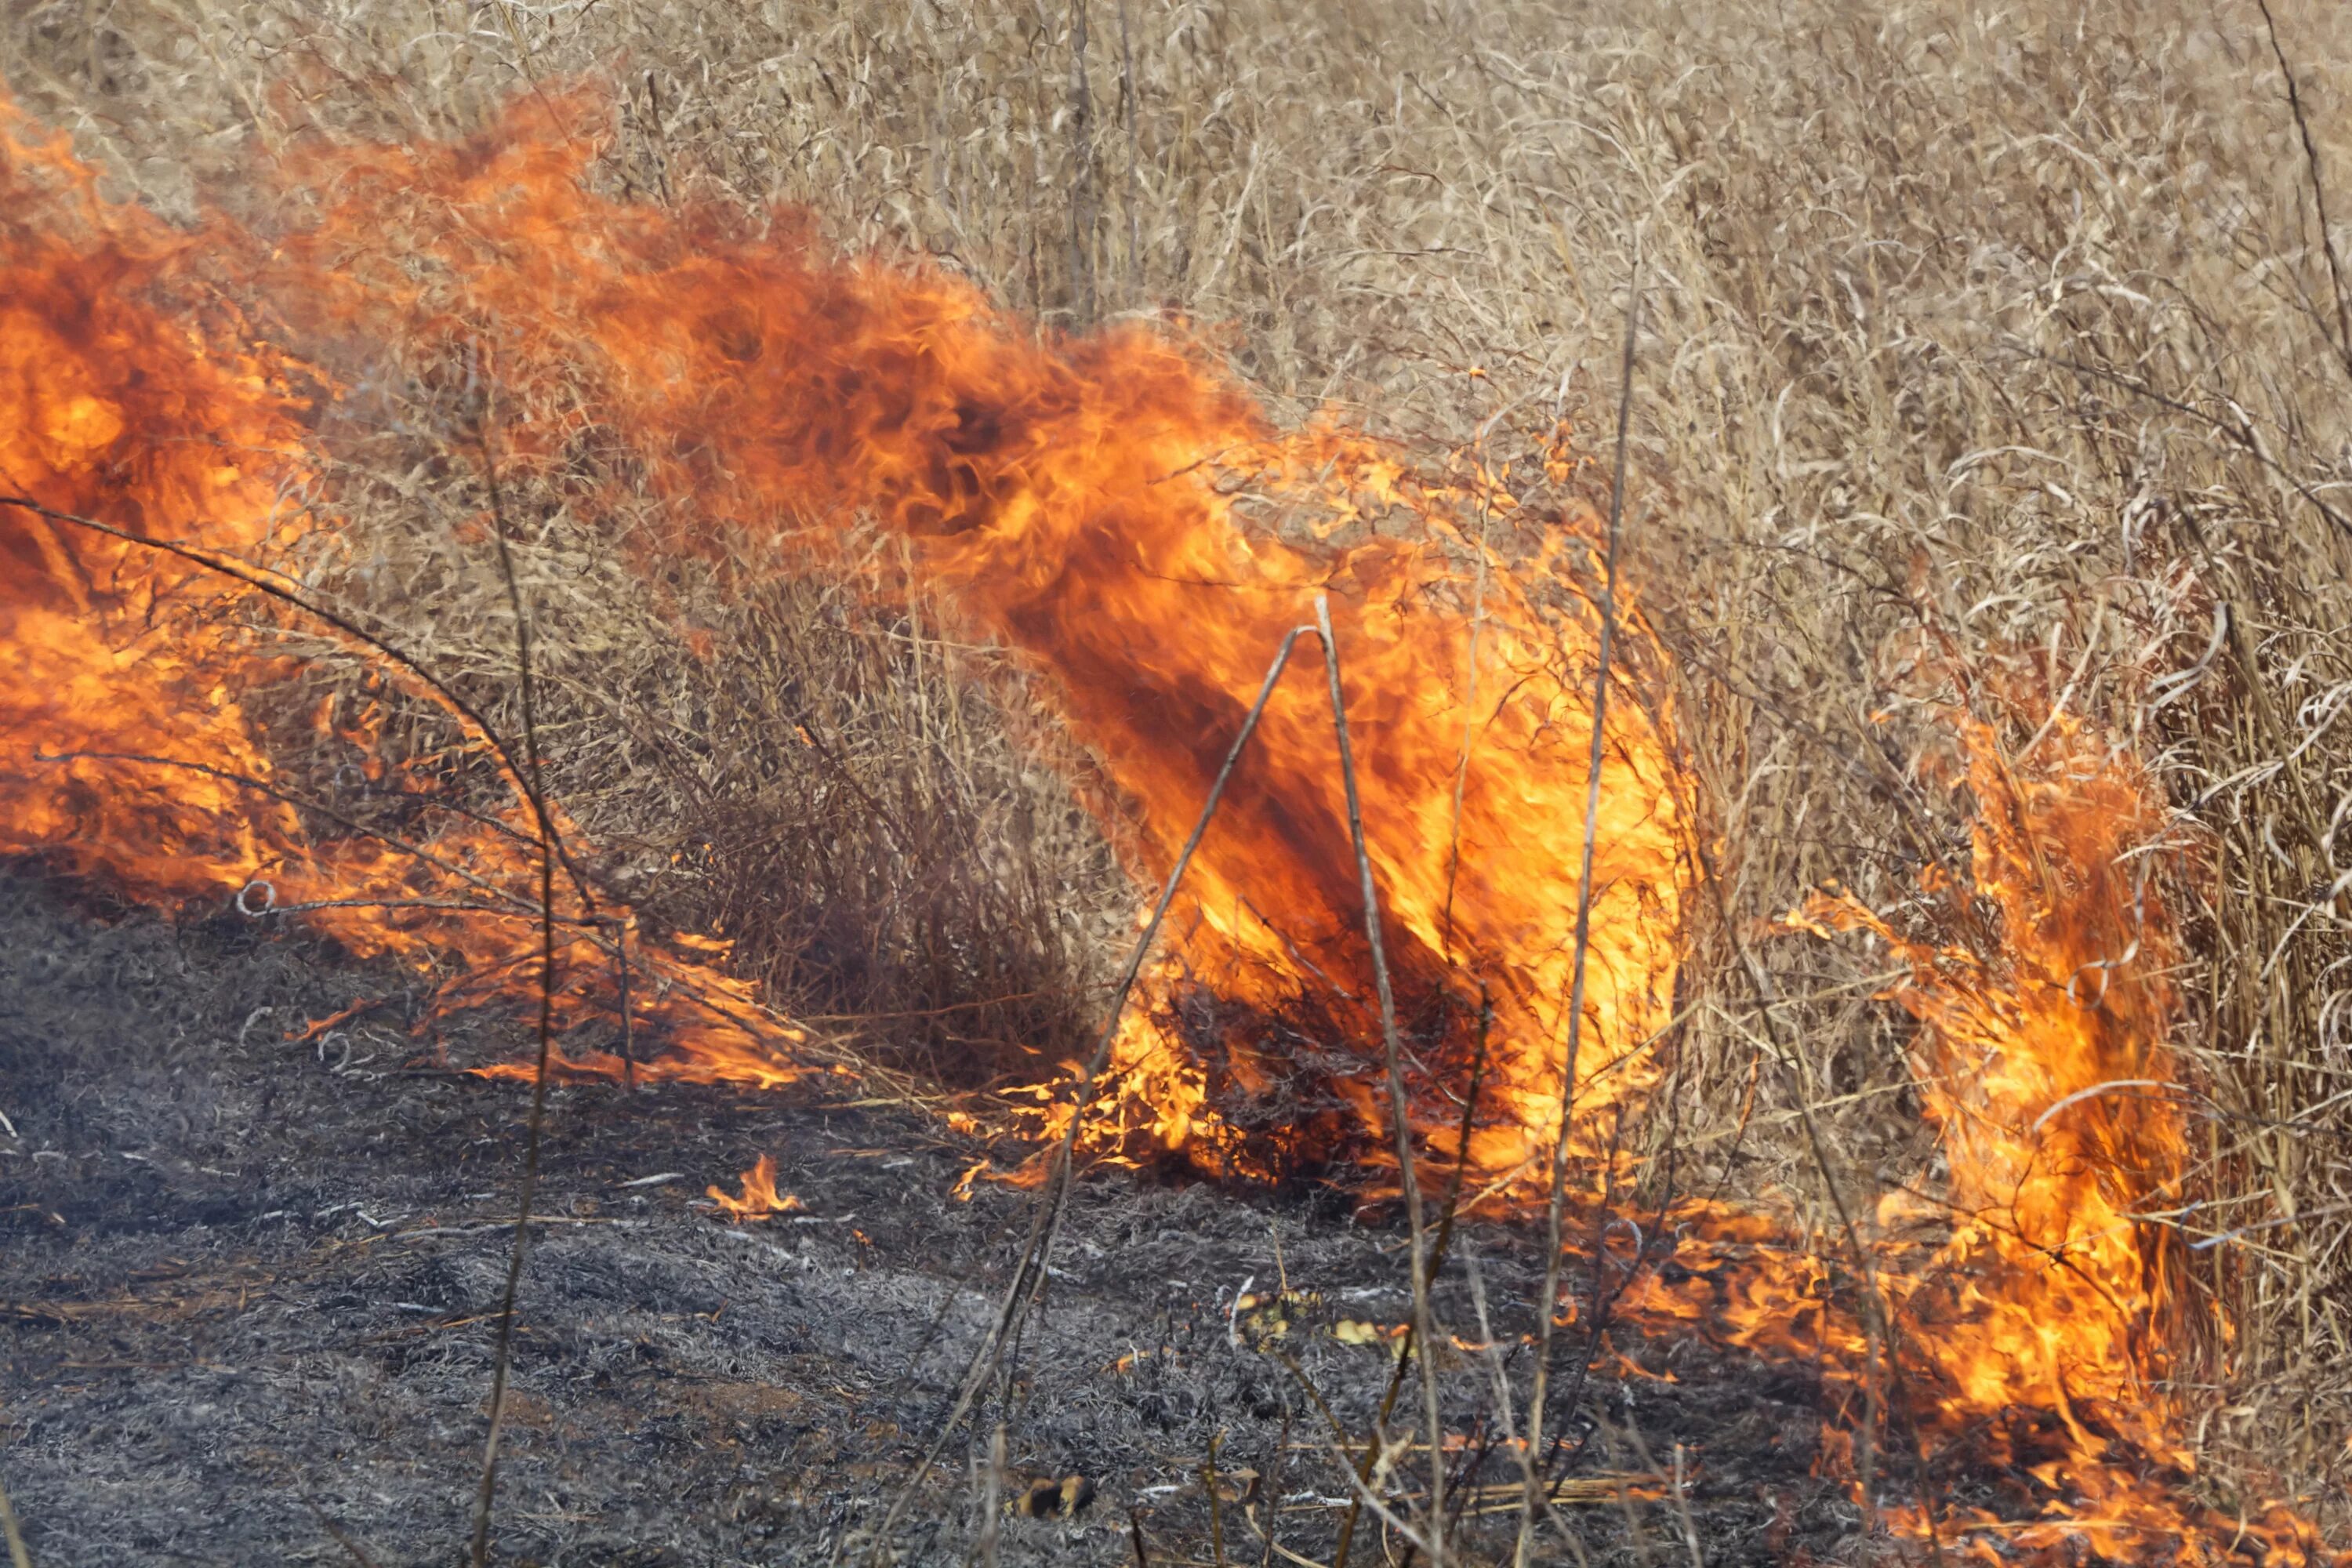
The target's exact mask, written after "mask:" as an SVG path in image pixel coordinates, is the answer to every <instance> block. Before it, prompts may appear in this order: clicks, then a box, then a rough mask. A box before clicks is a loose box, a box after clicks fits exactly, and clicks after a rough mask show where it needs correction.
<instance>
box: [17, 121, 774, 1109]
mask: <svg viewBox="0 0 2352 1568" xmlns="http://www.w3.org/2000/svg"><path fill="white" fill-rule="evenodd" d="M0 210H5V213H6V215H7V216H6V217H5V219H0V276H5V279H7V287H6V289H5V290H0V498H5V504H0V552H5V555H6V558H7V561H8V564H9V566H10V572H9V574H8V581H7V584H6V585H5V588H0V653H5V661H6V666H7V668H8V672H9V676H8V679H7V680H6V681H5V683H0V850H5V851H7V852H10V853H16V854H26V853H38V854H43V855H47V856H49V857H51V858H54V859H56V860H58V862H60V863H62V864H64V865H66V866H68V867H70V868H73V869H75V870H77V871H79V872H80V873H82V874H85V875H89V876H94V877H99V878H102V879H106V880H107V881H109V882H110V883H111V884H113V885H114V886H116V887H118V888H120V889H122V890H123V891H125V892H127V893H130V894H131V895H132V896H135V897H140V898H143V899H146V900H151V901H154V902H158V903H167V904H168V903H180V902H184V901H188V900H202V901H205V902H209V903H210V904H212V905H213V906H214V907H215V908H219V907H224V906H230V905H233V906H234V907H236V909H238V910H242V911H243V912H245V913H246V914H247V915H251V916H256V917H259V916H262V915H268V914H273V913H295V912H299V913H300V914H301V915H302V916H303V917H304V918H305V919H306V920H307V921H309V923H310V925H311V926H312V927H313V929H315V930H317V931H320V932H321V933H322V934H324V935H327V936H329V937H331V938H332V939H334V940H335V941H336V942H340V943H341V945H342V946H344V947H345V948H346V949H348V950H349V951H350V952H352V953H354V954H356V955H358V956H360V957H362V958H387V959H392V960H395V961H398V962H400V963H404V964H406V965H408V966H410V967H412V968H414V969H415V970H416V971H417V972H419V973H423V974H425V975H428V976H431V977H432V978H434V979H435V980H436V984H438V988H439V991H440V995H441V1004H442V1006H443V1007H444V1008H445V1009H446V1008H451V1007H461V1006H467V1005H478V1004H481V1003H486V1002H490V1001H497V1000H501V999H511V998H513V997H515V996H517V995H520V994H523V993H524V992H526V991H527V990H529V989H530V987H531V986H532V985H533V984H535V983H536V978H537V952H536V949H537V942H536V939H535V931H534V930H533V928H534V926H535V924H536V922H537V920H538V916H539V908H538V900H537V896H536V892H535V888H536V878H535V868H534V860H535V854H536V825H535V823H534V822H533V821H532V820H531V817H530V814H528V813H527V812H526V811H525V810H524V809H523V803H522V802H521V801H520V800H517V801H515V802H513V803H512V804H511V805H509V808H508V809H507V810H506V811H505V812H504V814H503V815H502V816H497V817H494V818H492V819H490V820H488V821H484V820H481V819H479V817H478V816H475V815H465V814H456V813H450V812H447V811H446V810H444V809H443V808H442V805H441V803H440V802H439V801H438V800H437V798H436V795H435V793H434V790H433V786H432V785H431V784H430V783H429V781H426V780H425V779H423V778H421V777H411V776H408V775H407V774H405V773H401V772H400V771H398V770H393V771H391V772H390V773H387V770H386V769H385V767H384V764H383V760H382V759H381V758H379V757H376V756H374V755H373V753H372V752H370V751H369V750H368V749H367V742H368V741H369V738H370V737H369V719H368V716H367V715H366V714H365V713H364V712H362V713H359V714H354V715H351V716H350V721H349V722H348V723H339V722H337V721H336V720H335V717H334V715H333V714H332V713H328V714H323V715H322V716H321V717H322V721H323V725H322V727H323V728H324V729H326V730H327V731H330V732H331V733H332V734H334V735H335V736H336V737H337V739H338V740H339V741H340V742H343V743H347V744H351V745H352V746H353V747H354V751H355V761H354V763H353V767H354V770H355V771H356V772H357V773H361V774H362V776H364V777H366V778H367V779H368V780H369V782H370V784H371V785H372V786H374V787H376V788H377V790H378V793H379V794H381V795H384V796H386V797H387V798H388V801H389V805H391V806H393V807H395V808H400V809H401V810H402V811H404V812H405V813H406V814H407V815H409V816H426V817H428V819H429V825H428V826H426V827H425V828H424V829H422V830H417V829H415V828H411V827H405V826H404V827H403V828H402V829H401V830H400V831H397V832H395V831H389V830H386V829H384V828H381V827H372V826H369V825H367V824H363V823H361V822H358V821H355V820H352V818H350V817H349V816H343V817H342V818H341V823H340V830H339V831H336V832H333V833H331V834H324V835H321V834H320V833H317V832H314V831H312V830H311V829H310V827H309V826H306V823H305V811H306V808H307V809H308V810H309V811H310V813H311V815H312V816H313V818H314V819H315V818H316V816H318V814H319V812H320V809H321V808H322V806H323V805H324V803H319V802H315V801H309V800H305V799H303V798H301V797H299V796H298V795H296V794H295V793H293V792H292V790H291V789H289V786H288V785H287V784H286V783H285V782H284V781H282V780H281V779H280V778H279V776H278V773H277V772H276V770H275V768H274V765H273V763H272V760H271V757H270V755H269V753H268V748H267V747H266V746H265V745H264V744H263V743H262V741H261V738H260V733H259V727H258V724H257V721H255V720H254V718H253V717H252V716H251V715H250V714H249V713H248V712H247V710H246V708H245V706H244V703H245V701H246V700H247V699H246V694H247V693H249V692H251V691H253V690H255V689H260V688H265V687H267V686H268V685H270V684H272V683H273V682H274V681H276V680H278V679H282V678H283V676H284V675H285V674H286V673H287V668H288V660H287V658H285V657H284V655H283V653H282V652H280V651H277V649H278V648H279V647H282V637H283V634H284V633H285V632H286V631H287V630H289V629H290V628H292V627H294V626H303V627H305V628H306V629H309V630H311V631H313V632H315V631H317V630H318V629H319V628H318V626H317V624H316V623H315V622H314V621H312V620H310V619H309V618H308V617H306V616H303V615H302V614H301V613H300V612H299V610H297V609H296V608H294V607H292V605H291V603H290V601H291V600H293V599H298V598H299V597H301V596H302V593H303V585H302V582H301V579H300V578H299V576H298V575H296V574H295V568H296V565H297V553H298V551H299V547H300V545H301V544H302V543H303V542H305V541H306V540H307V539H308V538H310V537H311V536H312V535H313V534H314V533H316V532H317V531H320V530H323V529H330V528H331V527H332V526H333V523H332V521H331V517H330V516H328V515H326V514H324V513H323V512H322V510H321V509H320V503H319V498H320V495H321V493H322V491H323V489H324V487H323V486H322V484H321V481H320V470H319V466H318V464H317V462H316V460H315V458H314V457H313V455H312V453H311V451H310V439H309V437H308V433H307V421H308V416H309V411H310V406H311V405H312V403H313V402H314V401H315V400H316V399H317V398H319V397H320V396H323V395H328V390H327V387H326V385H325V383H324V381H323V378H322V377H320V375H319V374H317V373H316V372H315V370H313V369H312V368H311V367H310V365H308V364H306V363H304V362H302V361H299V360H298V359H296V358H295V357H293V356H292V355H291V354H290V353H289V352H287V351H286V350H284V349H283V348H273V347H270V346H268V345H267V344H266V343H265V342H263V334H261V333H260V332H259V331H258V330H257V328H256V327H255V326H254V325H253V324H252V322H251V321H250V320H249V319H248V317H247V315H246V313H245V312H244V310H241V309H240V308H239V305H238V303H237V301H238V300H249V299H251V298H252V297H253V296H252V295H251V293H250V279H252V278H253V277H257V276H259V275H260V274H261V273H262V272H263V271H264V270H265V268H264V262H263V255H262V252H261V248H260V247H258V246H257V245H256V244H255V243H254V242H252V241H251V239H250V238H249V237H247V236H245V235H243V234H242V233H240V232H239V231H237V230H236V229H234V228H232V227H230V226H226V225H224V224H219V223H213V224H208V225H207V226H205V228H203V229H202V230H200V231H198V232H196V233H194V234H187V233H182V232H179V231H176V230H173V229H172V228H170V227H168V226H165V225H163V223H162V222H161V221H160V220H158V219H156V218H154V217H152V216H149V215H148V214H146V213H144V212H142V211H141V210H140V209H138V208H135V207H123V206H117V205H110V204H108V203H106V202H104V201H102V200H100V197H99V196H98V195H97V194H96V191H95V180H94V176H93V175H92V174H90V172H89V170H87V169H86V168H84V167H82V166H81V165H80V164H79V163H76V162H75V161H74V159H73V158H72V156H71V154H70V153H69V152H68V150H67V149H66V148H65V146H64V144H63V143H62V142H39V141H37V140H35V139H34V138H33V136H32V134H31V131H30V128H29V127H28V126H27V125H26V124H25V122H24V121H22V120H21V119H20V118H18V117H17V116H16V114H15V112H14V110H8V109H7V108H6V107H5V104H0ZM218 274H226V277H223V276H219V275H218ZM77 519H86V520H88V521H89V524H95V525H97V526H95V527H93V526H89V525H87V524H85V523H83V522H80V521H75V520H77ZM422 695H424V696H425V697H426V698H427V699H428V700H436V701H438V702H440V703H441V704H442V705H443V706H445V707H446V706H450V703H449V700H448V699H447V697H446V693H444V692H440V691H437V690H434V689H425V690H424V691H423V692H422ZM472 742H473V744H474V746H475V747H476V749H477V750H478V751H485V750H489V749H492V748H490V747H489V745H488V742H489V738H488V736H487V735H486V734H481V733H477V734H475V735H474V736H473V737H472ZM509 771H511V770H509ZM387 815H396V813H388V814H387ZM551 816H552V817H553V819H554V820H555V822H556V823H557V825H558V828H559V831H563V832H564V833H565V836H566V837H573V836H574V835H573V834H572V832H571V831H569V829H570V825H569V824H568V822H566V821H565V819H564V818H563V817H562V813H561V810H560V808H553V809H551ZM565 891H566V892H567V893H568V894H569V895H570V896H569V898H568V899H567V900H566V901H565V902H564V904H563V907H562V908H561V909H559V910H557V918H558V920H559V921H560V923H561V925H562V940H561V942H560V944H559V945H560V949H561V951H560V952H559V959H560V964H559V981H558V994H557V1003H558V1017H559V1020H560V1021H561V1022H562V1025H563V1026H565V1027H566V1028H567V1029H569V1028H572V1027H573V1026H578V1025H580V1024H583V1023H584V1022H588V1021H590V1020H593V1019H613V1018H614V1017H615V1016H616V1015H617V1014H618V1013H619V1011H620V1010H621V1009H620V1006H619V999H620V997H621V996H622V995H623V994H627V995H628V996H629V1005H628V1008H627V1012H628V1015H629V1016H628V1021H627V1027H629V1028H631V1029H634V1027H635V1026H636V1025H637V1024H638V1023H639V1022H642V1023H644V1024H645V1025H646V1026H651V1027H653V1028H655V1029H657V1030H659V1031H661V1032H663V1033H667V1034H675V1035H676V1036H677V1037H678V1038H680V1039H684V1040H689V1041H692V1042H693V1043H694V1045H695V1055H694V1057H693V1058H692V1059H691V1060H690V1061H678V1060H673V1059H667V1058H666V1059H662V1060H657V1061H655V1062H653V1063H650V1064H648V1068H647V1070H648V1071H649V1072H652V1073H656V1074H660V1073H665V1072H666V1073H669V1074H672V1075H676V1076H688V1077H692V1076H696V1075H697V1074H698V1073H699V1074H703V1075H706V1076H715V1075H716V1072H717V1068H715V1067H714V1066H713V1065H712V1064H715V1063H721V1062H723V1063H726V1064H727V1065H728V1066H729V1068H730V1075H729V1076H731V1077H740V1078H743V1079H747V1080H749V1081H761V1080H762V1079H764V1080H766V1081H770V1082H781V1081H788V1080H789V1079H791V1078H792V1077H793V1076H794V1075H795V1074H796V1073H797V1072H798V1071H799V1070H800V1069H799V1068H797V1067H796V1066H795V1065H794V1064H793V1059H792V1056H791V1050H790V1047H792V1045H793V1043H794V1040H795V1039H796V1036H795V1034H794V1033H793V1031H791V1030H790V1029H789V1028H787V1027H785V1026H781V1025H779V1024H777V1023H776V1022H775V1021H774V1020H773V1019H772V1018H770V1017H768V1016H765V1015H764V1014H763V1013H762V1012H761V1009H760V1008H759V1007H758V1006H757V1005H756V1003H755V1000H754V999H753V998H752V997H751V995H750V994H749V992H748V990H747V989H746V988H745V987H744V986H743V985H742V984H740V983H739V982H737V981H735V980H732V979H730V978H729V977H728V976H726V975H724V974H722V973H719V972H718V971H717V970H715V969H713V968H711V967H709V965H706V964H702V963H695V962H691V961H689V960H688V959H686V958H684V957H682V956H680V955H678V954H677V953H674V952H668V951H667V950H665V949H664V948H662V947H660V946H658V945H655V944H649V943H646V942H643V941H642V940H641V939H635V938H633V937H632V935H631V928H630V922H629V914H628V910H626V909H625V908H624V907H622V906H619V905H615V904H613V903H610V902H603V903H599V904H597V905H595V906H594V907H591V904H590V901H589V900H590V899H591V897H592V894H591V892H590V890H589V889H587V888H584V887H580V886H573V887H572V888H569V889H565ZM631 964H633V965H634V966H635V971H636V973H635V978H634V983H633V984H628V983H625V982H624V981H623V980H622V978H621V975H622V973H624V966H625V965H631ZM611 1032H612V1031H611V1030H609V1029H608V1030H607V1033H608V1034H609V1033H611ZM583 1065H587V1066H591V1067H596V1066H606V1067H617V1066H618V1065H619V1062H618V1058H616V1057H614V1056H613V1055H612V1053H611V1052H610V1051H609V1050H604V1049H593V1050H590V1051H588V1052H586V1053H585V1055H584V1061H583Z"/></svg>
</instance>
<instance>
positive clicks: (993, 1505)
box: [980, 1421, 1004, 1568]
mask: <svg viewBox="0 0 2352 1568" xmlns="http://www.w3.org/2000/svg"><path fill="white" fill-rule="evenodd" d="M1003 1491H1004V1423H1003V1422H1002V1421H999V1422H998V1423H997V1424H996V1430H995V1431H994V1432H992V1433H991V1434H990V1435H989V1438H988V1479H987V1480H986V1481H984V1482H983V1483H982V1491H981V1503H980V1561H981V1563H982V1568H996V1538H997V1531H998V1527H999V1525H1000V1523H1001V1520H1000V1517H999V1516H1000V1515H1001V1514H1002V1513H1003V1506H1004V1505H1003Z"/></svg>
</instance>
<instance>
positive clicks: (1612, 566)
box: [1512, 255, 1642, 1568]
mask: <svg viewBox="0 0 2352 1568" xmlns="http://www.w3.org/2000/svg"><path fill="white" fill-rule="evenodd" d="M1641 323H1642V273H1641V260H1640V258H1639V256H1638V255H1637V256H1636V257H1635V259H1634V271H1633V287H1632V289H1631V297H1630V298H1629V299H1628V300H1627V301H1626V304H1625V351H1624V356H1623V359H1622V363H1621V364H1620V366H1619V371H1618V392H1617V458H1616V466H1615V468H1614V470H1613V471H1612V476H1611V479H1610V482H1609V541H1608V553H1607V555H1606V557H1605V563H1604V564H1603V566H1602V569H1601V646H1600V649H1599V652H1598V655H1597V658H1596V663H1597V666H1598V668H1597V669H1596V671H1595V673H1594V675H1593V678H1592V751H1591V757H1590V759H1589V760H1588V763H1587V766H1586V772H1585V779H1584V848H1583V853H1582V859H1581V863H1580V869H1579V871H1578V873H1577V882H1576V939H1575V950H1574V951H1575V957H1574V959H1573V960H1572V961H1571V967H1572V974H1571V977H1570V982H1569V1002H1568V1059H1567V1060H1566V1062H1565V1063H1564V1064H1563V1065H1562V1068H1561V1072H1560V1080H1559V1137H1558V1138H1557V1140H1556V1141H1555V1142H1553V1144H1552V1148H1551V1205H1550V1207H1549V1209H1548V1210H1547V1211H1546V1215H1545V1225H1544V1282H1543V1296H1542V1298H1541V1299H1540V1300H1538V1302H1537V1303H1536V1368H1535V1377H1534V1386H1533V1387H1532V1388H1531V1389H1530V1390H1529V1392H1528V1447H1527V1452H1528V1457H1529V1458H1533V1457H1534V1456H1535V1454H1536V1453H1538V1451H1539V1450H1540V1449H1541V1447H1542V1446H1543V1430H1544V1402H1545V1400H1546V1399H1547V1398H1548V1397H1549V1394H1550V1391H1551V1331H1552V1315H1553V1313H1554V1311H1555V1310H1557V1305H1558V1302H1559V1249H1560V1223H1561V1210H1562V1208H1563V1206H1564V1205H1565V1204H1566V1202H1567V1195H1568V1144H1569V1136H1570V1132H1571V1131H1572V1130H1573V1127H1574V1122H1575V1111H1576V1058H1577V1048H1578V1047H1579V1046H1580V1044H1581V1043H1582V1039H1583V1026H1584V974H1585V957H1586V954H1587V953H1588V952H1590V951H1591V942H1592V850H1593V842H1592V841H1593V838H1594V837H1595V836H1596V835H1597V833H1598V832H1599V828H1600V821H1601V761H1602V759H1603V757H1604V756H1605V755H1606V751H1607V744H1608V731H1607V724H1608V718H1609V674H1610V671H1609V660H1610V656H1611V654H1612V652H1614V651H1615V642H1616V636H1617V546H1618V542H1619V541H1620V539H1621V538H1622V523H1623V521H1624V516H1625V435H1626V429H1627V427H1628V426H1629V425H1630V424H1631V423H1632V420H1633V345H1634V342H1635V334H1636V333H1637V332H1638V331H1639V330H1640V328H1641ZM1527 1486H1528V1489H1527V1496H1526V1500H1525V1501H1524V1502H1523V1504H1522V1505H1521V1509H1520V1513H1519V1539H1518V1545H1517V1550H1516V1551H1515V1552H1514V1553H1513V1558H1512V1560H1513V1562H1514V1563H1517V1564H1518V1565H1519V1568H1525V1565H1526V1563H1527V1560H1528V1545H1529V1543H1530V1538H1531V1536H1532V1535H1533V1533H1534V1527H1535V1515H1536V1482H1535V1472H1534V1470H1533V1469H1532V1468H1530V1469H1529V1470H1528V1482H1527Z"/></svg>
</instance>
